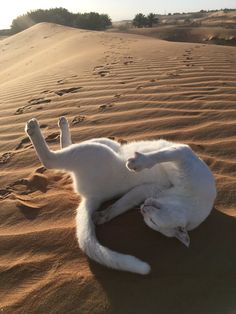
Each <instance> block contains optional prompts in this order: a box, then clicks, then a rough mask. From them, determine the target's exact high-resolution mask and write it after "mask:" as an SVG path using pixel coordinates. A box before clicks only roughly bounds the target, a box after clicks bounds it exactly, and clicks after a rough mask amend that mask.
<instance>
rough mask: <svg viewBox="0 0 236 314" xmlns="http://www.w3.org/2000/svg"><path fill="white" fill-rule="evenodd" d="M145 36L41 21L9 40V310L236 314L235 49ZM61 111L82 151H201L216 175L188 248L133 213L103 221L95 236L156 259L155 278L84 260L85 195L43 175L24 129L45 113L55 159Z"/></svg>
mask: <svg viewBox="0 0 236 314" xmlns="http://www.w3.org/2000/svg"><path fill="white" fill-rule="evenodd" d="M207 29H209V28H207ZM149 31H150V30H149ZM154 31H155V30H154ZM145 32H148V30H147V29H144V28H143V29H140V30H136V32H135V33H130V32H127V30H125V32H124V31H123V32H117V30H114V29H113V30H112V31H92V30H85V29H78V28H72V27H68V26H63V25H58V24H53V23H46V22H44V23H39V24H36V25H34V26H32V27H30V28H28V29H26V30H23V31H22V32H19V33H17V34H15V35H12V36H9V37H7V38H4V39H2V40H1V41H0V51H1V57H0V60H1V62H0V108H1V116H0V120H1V124H0V130H1V131H0V204H1V211H0V215H1V227H0V237H1V243H0V253H1V254H0V311H1V312H2V313H9V314H12V313H14V314H15V313H16V314H18V313H19V314H25V313H157V312H160V313H191V314H194V313H196V314H197V313H208V314H209V313H214V314H217V313H219V314H222V313H233V312H234V311H235V287H236V285H235V261H236V254H235V250H234V238H235V235H236V221H235V213H236V197H235V186H236V185H235V183H236V177H235V174H236V157H235V147H236V132H235V130H236V107H235V104H236V90H235V87H236V54H235V49H236V48H235V47H233V46H228V45H227V46H226V45H222V44H221V45H215V44H214V43H213V44H211V45H209V44H207V43H205V42H202V41H201V42H198V43H192V42H177V41H166V40H162V39H159V38H156V37H157V36H156V34H155V36H154V37H155V38H153V36H152V34H151V36H150V34H149V35H148V36H144V35H147V34H145ZM205 34H206V33H204V36H205ZM204 36H203V37H204ZM203 37H202V38H203ZM60 116H65V117H66V118H67V119H68V121H69V123H70V127H71V132H72V140H73V142H74V143H77V142H82V141H85V140H88V139H92V138H95V137H109V138H112V139H115V140H117V141H119V142H121V143H124V142H127V141H133V140H148V139H166V140H169V141H173V142H177V143H186V144H188V145H190V146H191V148H192V149H193V150H194V151H195V152H196V153H197V155H198V156H199V157H201V158H202V159H203V160H204V161H205V162H206V164H207V165H208V166H209V167H210V169H211V170H212V172H213V174H214V176H215V179H216V184H217V191H218V196H217V199H216V202H215V206H214V209H213V211H212V213H211V214H210V216H209V217H208V218H207V220H206V221H205V222H204V223H203V224H201V225H200V226H199V227H198V228H197V229H195V230H193V231H192V232H191V233H190V234H191V246H190V248H189V249H186V248H184V247H183V246H181V244H179V243H178V242H177V241H175V240H174V239H168V238H166V237H163V236H162V235H161V234H159V233H158V232H155V231H153V230H151V229H150V228H148V227H147V226H146V225H145V224H144V223H143V220H142V216H141V214H140V212H139V208H138V207H136V208H134V209H133V210H131V211H129V212H127V213H125V214H123V215H121V216H119V217H118V218H116V219H114V220H112V221H111V222H109V223H107V224H104V225H100V226H97V227H96V232H97V237H98V239H99V241H100V242H101V243H102V244H103V245H106V246H107V247H109V248H111V249H113V250H116V251H119V252H122V253H128V254H133V255H135V256H137V257H139V258H142V259H143V260H145V261H148V263H150V264H151V266H152V272H151V273H150V274H149V275H148V276H146V277H142V276H139V275H134V274H129V273H125V272H118V271H115V270H111V269H108V268H105V267H103V266H101V265H99V264H97V263H95V262H93V261H91V260H90V259H89V258H87V257H86V255H85V254H84V253H83V252H82V251H81V250H80V248H79V245H78V242H77V239H76V235H75V211H76V208H77V207H78V204H79V202H80V196H79V195H77V194H76V193H75V192H74V190H73V185H72V179H71V177H70V175H69V174H67V173H64V172H61V171H53V170H48V169H45V168H44V167H42V165H41V163H40V161H39V160H38V158H37V156H36V154H35V151H34V149H33V146H32V144H31V142H30V141H29V138H28V137H27V135H26V134H25V131H24V128H25V124H26V122H27V121H28V120H29V119H31V118H37V119H38V120H39V122H40V126H41V129H42V132H43V134H44V136H45V138H46V141H47V143H48V144H49V146H50V147H51V148H52V149H53V150H57V149H59V129H58V126H57V120H58V118H59V117H60ZM110 202H112V200H110ZM104 206H105V205H104Z"/></svg>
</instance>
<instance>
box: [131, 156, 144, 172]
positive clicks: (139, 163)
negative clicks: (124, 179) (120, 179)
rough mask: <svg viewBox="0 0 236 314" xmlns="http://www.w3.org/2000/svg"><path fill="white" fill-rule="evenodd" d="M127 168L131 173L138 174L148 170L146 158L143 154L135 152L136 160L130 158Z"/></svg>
mask: <svg viewBox="0 0 236 314" xmlns="http://www.w3.org/2000/svg"><path fill="white" fill-rule="evenodd" d="M126 167H127V168H128V169H129V170H130V171H134V172H138V171H141V170H143V169H145V168H146V156H145V155H144V154H142V153H138V152H135V156H134V158H129V159H128V160H127V163H126Z"/></svg>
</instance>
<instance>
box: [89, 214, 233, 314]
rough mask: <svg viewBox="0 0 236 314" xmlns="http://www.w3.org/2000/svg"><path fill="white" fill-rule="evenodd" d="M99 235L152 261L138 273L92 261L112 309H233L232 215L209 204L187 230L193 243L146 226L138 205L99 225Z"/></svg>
mask: <svg viewBox="0 0 236 314" xmlns="http://www.w3.org/2000/svg"><path fill="white" fill-rule="evenodd" d="M97 236H98V239H99V241H100V242H101V243H102V244H104V245H106V246H108V247H110V248H112V249H114V250H115V251H119V252H122V253H127V254H132V255H135V256H137V257H139V258H141V259H142V260H144V261H146V262H148V263H150V265H151V267H152V272H151V273H150V275H148V276H140V275H136V274H130V273H125V272H118V271H113V270H110V269H108V268H105V267H102V266H100V265H98V264H96V263H95V262H92V261H90V267H91V270H92V272H93V273H94V275H95V277H96V279H97V280H98V282H99V283H100V284H101V285H102V287H103V289H104V290H105V292H106V294H107V296H108V299H109V303H110V305H111V312H112V313H125V314H126V313H160V314H164V313H168V314H169V313H171V314H174V313H181V314H185V313H186V314H188V313H191V314H193V313H198V314H199V313H203V314H204V313H206V314H211V313H212V314H213V313H214V314H217V313H219V314H222V313H233V312H234V311H236V303H235V291H236V266H235V265H236V250H235V240H236V219H235V218H233V217H231V216H228V215H226V214H223V213H221V212H219V211H218V210H216V209H215V210H213V212H212V214H211V215H210V216H209V217H208V218H207V220H206V221H205V222H204V223H203V224H202V225H201V226H200V227H198V228H197V229H196V230H193V231H192V232H190V237H191V245H190V248H189V249H187V248H185V247H184V246H183V245H182V244H181V243H180V242H178V240H175V239H168V238H165V237H164V236H162V235H160V234H159V233H158V232H155V231H153V230H151V229H149V228H148V227H147V226H146V225H145V224H144V223H143V221H142V217H141V215H140V214H138V213H137V210H133V211H130V212H128V213H126V214H124V215H122V216H120V217H118V218H116V219H114V220H113V221H111V222H109V223H107V224H104V225H102V226H99V227H98V228H97Z"/></svg>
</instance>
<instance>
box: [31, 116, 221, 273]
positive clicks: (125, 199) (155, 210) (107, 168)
mask: <svg viewBox="0 0 236 314" xmlns="http://www.w3.org/2000/svg"><path fill="white" fill-rule="evenodd" d="M59 126H60V128H61V148H62V149H61V150H59V151H56V152H53V151H51V150H49V148H48V146H47V144H46V142H45V140H44V138H43V136H42V133H41V131H40V128H39V125H38V122H37V120H35V119H32V120H30V121H29V122H28V123H27V125H26V132H27V134H28V135H29V137H30V139H31V141H32V143H33V145H34V147H35V150H36V153H37V155H38V157H39V159H40V160H41V162H42V163H43V165H44V166H45V167H47V168H55V169H63V170H66V171H69V172H71V173H72V176H73V180H74V186H75V190H76V191H77V192H78V193H79V194H80V195H81V197H82V201H81V203H80V205H79V207H78V210H77V217H76V226H77V237H78V241H79V245H80V247H81V249H82V250H83V251H84V252H85V253H86V254H87V255H88V256H89V257H90V258H91V259H93V260H95V261H97V262H98V263H101V264H103V265H106V266H108V267H111V268H114V269H119V270H125V271H130V272H134V273H139V274H147V273H149V272H150V266H149V265H148V264H147V263H145V262H142V261H141V260H139V259H137V258H135V257H133V256H130V255H124V254H120V253H117V252H114V251H111V250H110V249H108V248H106V247H104V246H102V245H101V244H99V243H98V241H97V239H96V235H95V227H94V222H93V220H94V221H95V222H96V223H97V224H100V223H104V222H106V221H109V220H110V219H112V218H114V217H116V216H117V215H120V214H121V213H123V212H125V211H127V210H128V209H130V208H132V207H134V206H135V205H140V204H142V203H143V205H142V207H141V213H142V214H143V217H144V221H145V223H146V224H147V225H148V226H150V227H151V228H153V229H155V230H157V231H159V232H161V233H162V234H164V235H166V236H168V237H176V238H178V239H179V240H180V241H181V242H183V243H184V244H185V245H186V246H188V245H189V236H188V233H187V230H191V229H193V228H195V227H197V226H198V225H199V224H200V223H201V222H203V221H204V220H205V219H206V217H207V216H208V215H209V213H210V211H211V209H212V206H213V203H214V200H215V197H216V189H215V181H214V178H213V176H212V173H211V171H210V170H209V168H208V167H207V166H206V164H205V163H204V162H203V161H202V160H201V159H199V158H198V157H197V156H196V155H195V154H194V153H193V151H192V150H191V148H190V147H189V146H187V145H183V144H174V143H171V142H168V141H164V140H156V141H139V142H131V143H128V144H125V145H120V144H119V143H117V142H115V141H112V140H110V139H106V138H101V139H92V140H89V141H85V142H82V143H80V144H75V145H73V144H72V145H71V138H70V131H69V126H68V123H67V120H66V119H65V118H64V117H62V118H60V119H59ZM117 196H121V198H120V199H119V200H118V201H117V202H115V203H114V204H113V205H112V206H111V207H109V208H108V209H106V210H104V211H97V209H98V208H99V206H100V205H101V204H102V203H103V202H104V201H106V200H109V199H112V198H113V197H117Z"/></svg>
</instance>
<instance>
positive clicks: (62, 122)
mask: <svg viewBox="0 0 236 314" xmlns="http://www.w3.org/2000/svg"><path fill="white" fill-rule="evenodd" d="M58 126H59V128H61V129H63V128H65V127H69V123H68V120H67V119H66V117H63V116H62V117H60V118H59V120H58Z"/></svg>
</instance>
